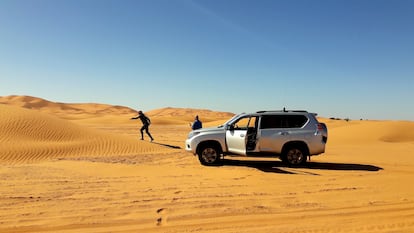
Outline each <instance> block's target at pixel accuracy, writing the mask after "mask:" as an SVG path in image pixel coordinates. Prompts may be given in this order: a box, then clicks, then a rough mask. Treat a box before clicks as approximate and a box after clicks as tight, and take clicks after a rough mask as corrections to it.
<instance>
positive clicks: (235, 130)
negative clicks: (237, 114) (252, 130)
mask: <svg viewBox="0 0 414 233" xmlns="http://www.w3.org/2000/svg"><path fill="white" fill-rule="evenodd" d="M249 123H250V117H249V116H248V117H243V118H240V119H239V120H237V121H236V122H234V123H232V124H231V125H230V126H229V127H228V129H227V130H226V142H227V148H228V151H229V152H231V153H234V154H238V155H246V140H247V131H248V129H249Z"/></svg>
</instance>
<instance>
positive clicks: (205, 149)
mask: <svg viewBox="0 0 414 233" xmlns="http://www.w3.org/2000/svg"><path fill="white" fill-rule="evenodd" d="M197 154H198V160H200V163H201V164H203V165H205V166H213V165H218V164H219V163H220V161H221V150H220V148H219V147H218V146H216V145H213V144H205V145H202V146H201V147H200V149H199V150H198V153H197Z"/></svg>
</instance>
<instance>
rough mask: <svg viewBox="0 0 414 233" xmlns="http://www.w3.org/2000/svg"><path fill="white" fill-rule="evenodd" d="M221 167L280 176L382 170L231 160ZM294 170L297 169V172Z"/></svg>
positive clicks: (351, 165) (344, 165) (328, 164)
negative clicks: (315, 171) (254, 170)
mask: <svg viewBox="0 0 414 233" xmlns="http://www.w3.org/2000/svg"><path fill="white" fill-rule="evenodd" d="M221 166H237V167H251V168H255V169H258V170H260V171H263V172H272V173H280V174H304V173H306V174H309V175H319V174H316V173H314V172H310V171H309V170H331V171H368V172H376V171H380V170H383V168H381V167H378V166H375V165H369V164H356V163H320V162H307V163H306V164H305V165H301V166H287V165H286V164H284V163H282V162H281V161H255V160H233V159H223V160H222V164H221ZM295 168H299V169H300V170H301V171H300V172H299V171H298V170H296V169H295Z"/></svg>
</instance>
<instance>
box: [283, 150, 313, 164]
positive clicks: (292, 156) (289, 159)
mask: <svg viewBox="0 0 414 233" xmlns="http://www.w3.org/2000/svg"><path fill="white" fill-rule="evenodd" d="M306 159H307V156H306V154H305V153H304V152H303V149H302V148H300V147H289V148H288V149H287V150H286V151H285V153H284V154H283V157H282V160H283V162H285V163H286V164H288V165H293V166H295V165H301V164H304V163H306Z"/></svg>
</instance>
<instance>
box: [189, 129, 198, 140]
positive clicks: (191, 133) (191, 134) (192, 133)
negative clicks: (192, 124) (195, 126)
mask: <svg viewBox="0 0 414 233" xmlns="http://www.w3.org/2000/svg"><path fill="white" fill-rule="evenodd" d="M198 134H200V132H198V131H191V132H190V133H189V134H188V139H190V138H192V137H194V136H196V135H198Z"/></svg>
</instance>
